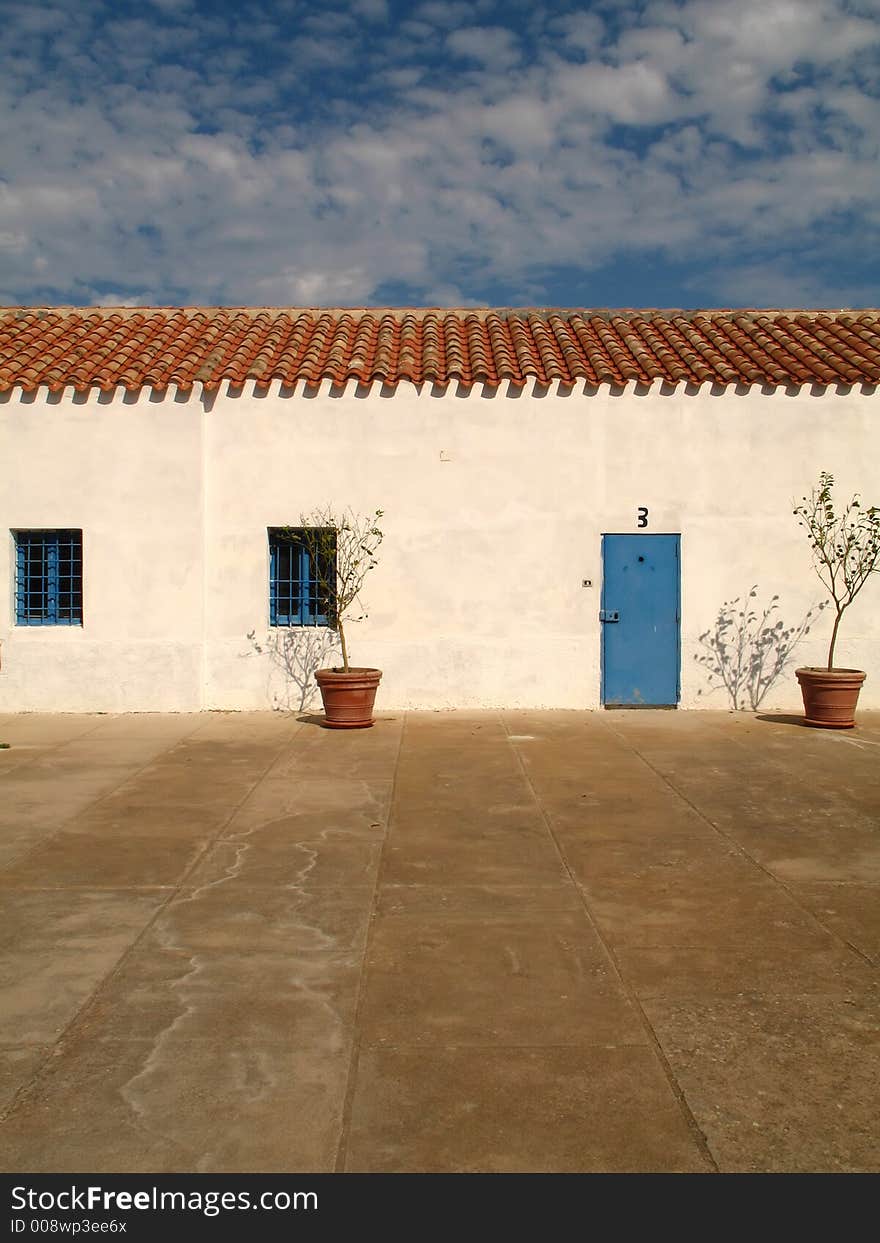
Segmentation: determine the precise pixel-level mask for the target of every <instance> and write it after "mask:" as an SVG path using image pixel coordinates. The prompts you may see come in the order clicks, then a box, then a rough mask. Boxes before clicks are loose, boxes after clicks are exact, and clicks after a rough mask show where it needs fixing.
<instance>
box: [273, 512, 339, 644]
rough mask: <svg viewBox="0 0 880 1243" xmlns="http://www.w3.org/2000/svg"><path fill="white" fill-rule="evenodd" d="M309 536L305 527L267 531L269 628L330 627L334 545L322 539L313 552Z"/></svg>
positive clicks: (332, 608) (311, 540)
mask: <svg viewBox="0 0 880 1243" xmlns="http://www.w3.org/2000/svg"><path fill="white" fill-rule="evenodd" d="M310 534H311V532H310V530H309V528H306V527H299V528H290V527H270V528H269V621H270V623H271V625H273V626H332V625H333V624H334V607H333V605H334V594H335V585H336V556H335V551H331V550H332V549H333V544H334V541H333V539H332V537H331V538H330V539H329V540H327V539H325V538H322V539H321V541H320V548H316V546H315V545H316V540H315V538H314V536H312V538H311V539H310ZM321 534H322V536H324V535H326V534H327V533H326V532H322V533H321Z"/></svg>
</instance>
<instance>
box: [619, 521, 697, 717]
mask: <svg viewBox="0 0 880 1243" xmlns="http://www.w3.org/2000/svg"><path fill="white" fill-rule="evenodd" d="M679 538H680V537H679V536H678V535H603V536H602V568H603V576H602V611H601V613H600V617H601V619H602V702H603V703H605V704H633V705H644V706H646V707H649V706H655V707H660V706H665V705H669V704H677V703H678V692H679V651H680V644H679V623H680V617H681V610H680V607H679V598H680V596H679V560H678V552H679Z"/></svg>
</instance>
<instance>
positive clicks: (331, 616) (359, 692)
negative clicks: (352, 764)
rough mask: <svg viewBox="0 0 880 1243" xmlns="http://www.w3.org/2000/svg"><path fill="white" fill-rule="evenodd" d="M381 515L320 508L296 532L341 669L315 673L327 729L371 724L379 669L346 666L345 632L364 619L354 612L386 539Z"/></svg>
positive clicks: (326, 507) (379, 510)
mask: <svg viewBox="0 0 880 1243" xmlns="http://www.w3.org/2000/svg"><path fill="white" fill-rule="evenodd" d="M383 512H384V511H383V510H381V509H377V510H376V511H375V513H373V514H372V515H369V516H366V515H362V514H356V513H354V512H353V511H352V510H350V509H349V510H343V511H339V512H336V511H334V510H333V509H332V508H331V507H329V506H324V507H321V508H318V509H315V510H313V511H312V512H311V513H310V514H304V515H303V516H302V517H301V518H300V525H299V527H298V528H297V529H296V532H295V534H296V538H297V540H298V541H299V543H300V544H301V545H302V547H303V548H304V549H305V551H306V552H307V553H308V557H309V564H310V572H311V584H310V591H311V592H312V593H313V594H314V600H315V608H316V611H317V613H318V614H320V615H322V616H325V617H326V619H327V624H328V625H329V626H330V627H331V628H332V629H333V630H335V631H336V634H337V636H338V638H339V646H340V649H341V654H342V664H341V665H337V666H333V667H330V668H324V669H317V670H316V671H315V681H316V682H317V684H318V687H319V689H320V691H321V699H322V701H323V704H324V722H323V723H324V725H326V726H327V727H328V728H330V729H365V728H367V727H368V726H370V725H372V724H373V705H374V703H375V699H376V689H377V687H378V685H379V682H380V680H381V677H382V670H381V669H374V668H370V667H365V666H361V665H352V664H351V663H350V661H349V656H348V640H347V637H346V629H345V628H346V626H347V625H348V623H349V622H357V621H363V620H364V619H365V618H366V616H367V615H366V613H358V612H356V606H357V602H358V599H359V597H360V593H361V590H362V588H363V585H364V580H365V578H366V576H367V574H369V572H370V570H373V569H375V568H376V565H377V564H378V562H377V554H378V550H379V546H380V545H381V543H382V540H383V539H384V534H383V532H382V530H381V529H380V527H379V526H378V522H379V520H380V519H381V518H382V517H383Z"/></svg>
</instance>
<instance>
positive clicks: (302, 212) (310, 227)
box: [0, 0, 880, 305]
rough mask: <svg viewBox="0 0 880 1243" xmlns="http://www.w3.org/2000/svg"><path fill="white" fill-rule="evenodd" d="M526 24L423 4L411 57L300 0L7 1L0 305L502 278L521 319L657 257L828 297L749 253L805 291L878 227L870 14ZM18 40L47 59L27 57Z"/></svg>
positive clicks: (879, 111)
mask: <svg viewBox="0 0 880 1243" xmlns="http://www.w3.org/2000/svg"><path fill="white" fill-rule="evenodd" d="M522 11H523V14H524V15H525V18H524V20H527V21H528V23H529V26H528V30H529V33H528V37H526V35H525V34H524V30H525V27H522V26H517V25H516V24H514V23H512V22H511V23H510V24H508V25H504V24H500V23H501V22H502V19H503V10H501V9H500V8H496V7H495V5H494V4H493V3H492V0H479V2H478V3H477V4H476V5H475V4H470V3H468V4H461V3H457V2H456V0H431V2H429V3H426V4H423V5H421V6H419V7H418V8H414V9H413V10H412V18H411V20H410V22H409V23H408V24H405V26H406V28H407V29H409V30H410V31H412V30H414V29H418V30H420V31H421V33H422V35H424V38H423V39H421V40H416V39H414V38H412V37H404V36H403V35H402V34H401V31H402V30H403V29H404V27H397V28H394V27H392V25H391V24H389V25H388V27H387V29H386V28H385V27H383V26H381V24H378V25H377V23H381V22H382V21H383V12H384V8H383V4H382V3H379V0H355V2H354V3H351V4H349V5H348V6H347V7H346V8H345V9H344V10H342V9H340V8H339V7H338V6H337V7H336V8H333V7H332V5H328V6H327V8H326V9H324V10H322V11H320V12H315V11H314V10H312V12H311V14H310V19H309V21H308V22H306V23H305V24H304V23H303V22H302V21H300V20H299V19H298V18H297V16H296V13H297V10H296V8H295V6H293V7H291V8H290V10H289V13H290V14H292V15H293V16H292V17H291V20H290V22H289V23H288V25H287V27H284V22H285V20H286V18H285V13H286V10H285V8H284V6H283V5H282V4H272V5H270V6H268V7H264V6H261V5H259V4H253V3H252V4H251V5H250V6H249V7H244V6H243V7H242V8H241V9H233V8H232V7H230V12H229V15H228V16H220V15H218V14H219V13H220V12H221V11H220V10H217V11H213V10H212V11H211V12H210V13H208V14H207V15H206V14H204V13H202V12H201V10H196V9H191V10H188V9H187V8H186V6H184V5H175V4H173V3H171V2H170V0H169V3H164V0H163V20H162V21H161V22H153V21H151V20H150V18H149V12H150V10H148V9H147V10H142V12H141V16H140V17H139V18H137V19H128V18H120V17H118V16H117V13H118V10H117V9H116V6H115V5H114V4H111V3H109V0H108V3H107V4H106V5H104V6H102V5H101V4H100V3H99V2H98V0H82V2H81V3H79V4H77V5H76V6H73V8H72V9H70V10H68V8H67V7H64V8H61V7H58V8H52V7H45V8H39V7H38V8H36V9H35V8H34V7H33V6H18V7H15V6H12V9H11V18H10V21H9V23H8V31H7V38H6V41H5V45H6V52H5V53H0V55H3V56H4V60H5V63H4V66H3V68H4V73H3V75H2V76H0V106H2V107H3V111H4V115H5V116H6V117H7V119H8V124H7V125H6V127H5V130H4V132H3V134H2V135H0V168H2V170H3V173H2V180H0V246H2V247H3V257H4V265H3V266H4V276H3V281H4V287H5V288H6V289H7V290H9V291H18V292H17V293H15V295H14V296H15V298H16V300H20V299H25V300H27V299H28V298H39V299H47V300H48V299H51V298H52V297H57V298H61V297H64V298H69V297H71V296H75V297H78V298H80V299H81V300H82V301H85V302H95V303H100V302H106V301H107V300H108V299H109V300H115V301H120V302H123V303H125V304H132V305H139V304H142V303H143V302H145V301H149V300H152V299H158V300H161V301H168V300H174V299H175V298H178V297H179V298H181V299H185V300H186V301H190V302H193V301H195V302H199V301H202V302H213V301H221V302H222V301H226V302H232V303H243V302H248V301H254V302H261V303H265V302H272V301H277V302H281V303H284V302H288V303H289V302H307V303H310V304H318V303H326V304H337V305H339V304H344V303H345V302H348V301H350V302H353V303H368V302H370V301H371V300H374V299H375V298H376V296H377V294H376V291H377V290H381V289H383V288H385V287H387V286H388V285H389V284H397V285H398V286H400V287H405V288H407V289H408V290H412V298H411V300H413V301H420V300H429V301H435V302H436V301H440V300H442V299H441V298H440V295H441V294H444V295H446V296H448V300H450V301H453V300H454V301H471V302H472V301H484V300H485V298H484V297H483V294H482V291H483V290H485V289H486V288H488V287H490V286H492V287H498V286H500V285H503V286H504V287H505V288H507V289H510V290H511V291H512V292H511V298H512V300H516V301H526V300H528V299H529V298H533V299H536V300H542V294H541V289H542V284H541V282H542V279H543V273H544V272H546V271H548V270H551V269H553V268H566V267H567V268H573V269H574V268H579V267H580V268H590V267H591V266H596V265H600V264H602V263H604V262H606V261H607V260H609V259H610V258H613V257H614V256H616V255H620V254H627V253H629V254H638V253H639V252H640V251H641V250H644V249H652V250H659V251H663V252H664V253H665V254H666V255H667V256H668V257H669V258H670V260H672V261H675V262H678V263H682V264H686V263H688V262H694V261H695V258H699V261H700V266H701V267H702V269H703V271H704V273H706V274H709V273H711V274H713V275H712V279H714V280H715V281H716V282H717V285H718V288H719V289H721V290H723V291H724V297H725V298H730V297H732V295H733V293H735V292H736V291H737V290H741V291H742V294H743V297H746V294H747V293H748V291H749V290H753V291H757V292H758V293H762V291H764V290H765V285H764V284H762V283H761V280H759V274H760V273H761V272H765V273H770V277H768V279H776V280H778V282H779V286H778V287H779V288H780V289H782V290H790V291H792V292H796V291H797V290H801V291H802V292H803V293H804V295H805V296H806V294H807V293H812V297H811V299H810V300H813V301H818V300H821V290H822V288H823V284H822V280H821V277H819V276H817V275H815V274H814V275H813V276H812V277H811V278H810V279H809V280H807V279H806V278H803V277H801V276H800V275H799V274H798V273H796V272H795V271H793V268H792V265H791V260H790V259H786V260H785V261H784V262H783V261H782V260H779V261H777V262H773V261H769V262H767V263H766V264H765V263H759V262H757V261H756V260H755V259H754V255H755V253H756V251H758V250H760V249H761V248H763V249H764V250H765V251H766V253H767V254H768V255H769V256H771V257H772V256H773V255H774V254H775V252H781V251H785V252H786V254H788V252H790V251H791V250H792V248H793V247H800V248H801V250H802V251H803V253H807V252H809V253H810V255H811V256H812V260H813V262H814V269H813V270H814V273H815V271H817V270H818V266H819V264H820V262H821V258H822V253H823V252H822V248H821V245H820V240H821V238H823V237H825V236H826V234H825V233H823V230H829V229H830V230H831V233H832V237H834V221H835V220H837V219H840V218H843V217H844V216H846V218H847V219H848V221H849V224H848V225H847V229H848V231H849V232H851V231H852V229H853V228H854V227H855V228H856V229H858V228H859V227H861V228H863V229H865V230H868V229H876V228H877V226H878V216H877V212H878V208H877V206H876V204H877V200H878V196H877V174H876V168H877V155H878V151H877V148H878V135H880V101H878V98H877V94H876V91H875V90H874V89H868V87H867V86H866V80H865V77H864V75H865V72H866V69H865V67H864V65H863V60H864V55H863V53H864V50H865V48H866V47H867V46H868V45H869V42H870V40H872V39H873V40H876V38H877V35H878V31H880V23H878V22H877V21H870V20H868V19H867V18H865V17H860V16H858V15H856V14H855V13H854V12H851V11H850V10H849V8H848V7H847V6H846V5H845V4H844V3H843V0H797V3H794V2H793V0H760V3H759V2H758V0H741V2H740V3H738V4H737V5H735V6H734V5H718V4H717V3H715V2H714V0H685V2H684V3H674V4H673V3H670V2H669V0H652V2H651V3H649V4H648V5H647V6H646V7H645V8H644V10H643V11H642V13H641V16H639V12H638V11H637V10H635V9H632V8H630V9H624V10H621V12H622V13H623V15H624V16H625V17H626V18H627V20H626V21H625V22H624V25H623V28H622V30H621V32H620V33H619V34H615V33H614V31H615V30H616V29H617V28H616V27H614V26H610V25H606V24H604V23H603V21H602V19H601V12H602V11H603V10H602V9H601V8H600V7H598V6H597V9H596V11H595V12H592V13H589V14H586V13H581V14H577V15H570V16H569V17H567V18H564V19H561V18H558V17H557V15H556V14H555V13H554V12H553V6H548V8H547V9H543V10H542V9H540V8H539V7H538V6H524V7H523V10H522ZM102 16H103V19H104V20H102ZM67 17H69V20H64V21H62V18H67ZM359 23H360V24H359ZM414 23H419V24H420V25H418V26H417V27H416V26H414ZM462 23H464V26H462ZM245 28H247V30H249V31H250V34H251V35H252V36H253V35H254V32H255V31H259V30H260V29H261V28H262V29H263V34H262V35H260V36H259V38H258V39H257V42H256V43H249V42H248V40H247V39H246V38H244V36H243V34H242V36H241V37H239V34H238V33H237V32H238V31H239V30H241V31H244V29H245ZM36 31H43V32H46V34H47V36H48V38H49V39H50V41H53V40H54V42H50V46H51V47H52V48H53V49H54V53H55V54H56V56H57V61H56V60H51V61H47V62H45V63H43V62H41V61H40V60H39V59H38V58H36V57H35V52H34V48H35V47H36V46H37V44H36V43H35V41H34V33H35V32H36ZM359 31H360V32H361V33H360V34H359V33H358V32H359ZM364 32H366V33H365V35H364ZM362 35H363V36H364V37H362ZM260 40H262V41H260ZM449 52H452V53H454V56H453V58H450V56H449V54H448V53H449ZM458 58H464V59H458ZM59 65H60V68H59V67H58V66H59ZM781 82H784V84H785V89H784V91H780V89H779V83H781ZM389 86H391V87H393V92H392V93H389V91H388V87H389ZM620 130H623V131H625V132H624V133H623V134H621V133H620V132H618V131H620ZM744 148H745V150H744ZM853 222H855V224H854V223H853ZM840 240H841V239H837V240H836V241H835V242H834V245H835V246H836V245H838V244H839V242H840ZM844 240H847V239H844ZM4 243H5V245H4ZM740 263H741V264H742V268H741V273H740V275H741V279H739V278H738V277H737V271H738V270H739V269H738V264H740ZM786 264H787V265H788V266H786ZM774 274H775V275H774ZM703 279H705V280H708V279H709V276H708V275H706V276H705V277H704V278H703ZM700 287H701V288H705V286H700ZM827 288H828V289H829V290H830V292H829V294H828V295H827V296H828V297H831V296H832V294H833V295H834V301H838V297H837V295H839V294H842V293H843V292H845V288H846V286H845V284H843V283H840V282H839V281H837V283H836V284H835V283H834V281H832V284H831V285H828V286H827ZM852 288H853V289H854V290H855V291H856V293H855V294H854V295H853V296H860V295H861V296H867V294H866V293H864V285H863V284H861V283H856V284H854V285H853V286H852ZM53 291H54V293H53ZM747 300H748V301H761V300H763V298H760V299H759V298H756V297H755V296H751V297H748V298H747ZM772 300H773V301H780V300H786V301H790V300H791V299H790V298H786V299H772ZM840 300H841V301H845V299H842V298H841V299H840ZM850 300H852V299H850ZM873 300H875V301H876V295H874V299H873Z"/></svg>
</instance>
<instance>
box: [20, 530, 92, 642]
mask: <svg viewBox="0 0 880 1243" xmlns="http://www.w3.org/2000/svg"><path fill="white" fill-rule="evenodd" d="M13 538H14V539H15V620H16V624H17V625H19V626H81V625H82V620H83V612H82V531H13Z"/></svg>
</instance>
